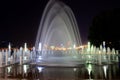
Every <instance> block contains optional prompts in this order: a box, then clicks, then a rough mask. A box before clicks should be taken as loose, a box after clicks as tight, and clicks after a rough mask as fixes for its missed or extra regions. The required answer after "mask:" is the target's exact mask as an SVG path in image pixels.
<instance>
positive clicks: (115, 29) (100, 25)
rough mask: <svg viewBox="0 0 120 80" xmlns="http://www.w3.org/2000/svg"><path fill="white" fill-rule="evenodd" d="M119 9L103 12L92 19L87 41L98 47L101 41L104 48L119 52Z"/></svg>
mask: <svg viewBox="0 0 120 80" xmlns="http://www.w3.org/2000/svg"><path fill="white" fill-rule="evenodd" d="M119 28H120V9H119V8H117V9H112V10H108V11H103V12H101V13H100V14H98V15H97V16H95V17H94V19H93V22H92V25H91V26H90V28H89V36H88V39H89V41H90V42H91V43H92V44H94V45H96V46H98V45H100V44H101V43H102V41H105V42H106V46H110V47H111V48H113V47H114V48H115V49H119V50H120V29H119Z"/></svg>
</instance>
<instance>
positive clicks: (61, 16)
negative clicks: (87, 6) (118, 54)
mask: <svg viewBox="0 0 120 80" xmlns="http://www.w3.org/2000/svg"><path fill="white" fill-rule="evenodd" d="M81 45H82V42H81V37H80V33H79V29H78V25H77V22H76V19H75V17H74V14H73V12H72V10H71V9H70V8H69V7H68V6H67V5H65V4H64V3H62V2H60V1H55V0H50V1H49V2H48V4H47V6H46V7H45V10H44V12H43V15H42V19H41V22H40V26H39V29H38V33H37V38H36V43H35V49H36V50H37V51H38V53H39V55H38V58H39V59H38V60H40V61H38V62H42V63H38V64H43V65H49V66H50V65H52V66H53V65H55V66H56V65H57V66H61V65H63V66H65V65H66V66H76V65H78V64H84V63H98V64H99V65H102V63H104V62H108V63H109V64H110V63H111V60H110V59H111V58H110V57H111V51H110V50H109V48H108V49H107V50H106V49H105V42H103V45H101V46H100V48H96V47H95V46H91V44H90V42H88V46H87V48H85V49H83V48H82V46H81ZM81 49H82V50H81ZM112 53H115V50H113V52H112ZM114 60H115V59H114ZM44 62H45V63H44Z"/></svg>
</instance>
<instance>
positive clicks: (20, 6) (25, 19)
mask: <svg viewBox="0 0 120 80" xmlns="http://www.w3.org/2000/svg"><path fill="white" fill-rule="evenodd" d="M61 1H63V2H64V3H65V4H67V5H68V6H69V7H70V8H71V9H72V10H73V13H74V15H75V17H76V19H77V23H78V26H79V28H80V33H81V37H82V42H83V43H86V42H87V35H88V29H89V26H90V25H91V23H92V19H93V17H94V16H96V15H97V14H98V13H100V12H101V11H105V10H108V9H113V8H119V7H120V1H119V0H61ZM47 2H48V0H8V1H4V2H1V21H0V27H1V28H0V41H1V42H3V41H8V42H11V43H12V44H13V45H19V46H22V45H23V44H24V42H27V43H28V46H33V45H34V43H35V39H36V34H37V29H38V27H39V24H40V20H41V16H42V13H43V10H44V8H45V5H46V4H47ZM1 42H0V43H1Z"/></svg>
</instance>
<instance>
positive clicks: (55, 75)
mask: <svg viewBox="0 0 120 80" xmlns="http://www.w3.org/2000/svg"><path fill="white" fill-rule="evenodd" d="M119 75H120V66H119V65H117V64H114V65H103V66H97V65H92V64H85V65H81V66H79V67H41V66H38V65H31V64H26V65H22V66H20V65H13V66H9V67H4V68H0V80H1V79H18V78H19V79H26V80H80V79H102V80H103V79H107V80H113V79H114V80H116V79H118V80H119V79H120V76H119Z"/></svg>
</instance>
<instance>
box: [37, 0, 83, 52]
mask: <svg viewBox="0 0 120 80" xmlns="http://www.w3.org/2000/svg"><path fill="white" fill-rule="evenodd" d="M68 42H70V45H69V46H73V45H74V44H76V45H81V44H82V43H81V37H80V33H79V29H78V25H77V23H76V19H75V17H74V14H73V12H72V10H71V9H70V8H69V7H68V6H66V5H65V4H64V3H62V2H60V1H55V0H50V1H49V2H48V4H47V6H46V8H45V10H44V12H43V16H42V19H41V22H40V26H39V29H38V34H37V39H36V43H35V47H36V49H38V48H39V43H41V50H42V51H41V52H42V54H43V50H46V49H45V48H44V47H45V46H47V47H48V46H49V47H50V46H56V47H59V46H61V45H63V46H64V47H68V45H67V43H68ZM44 53H45V52H44Z"/></svg>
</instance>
